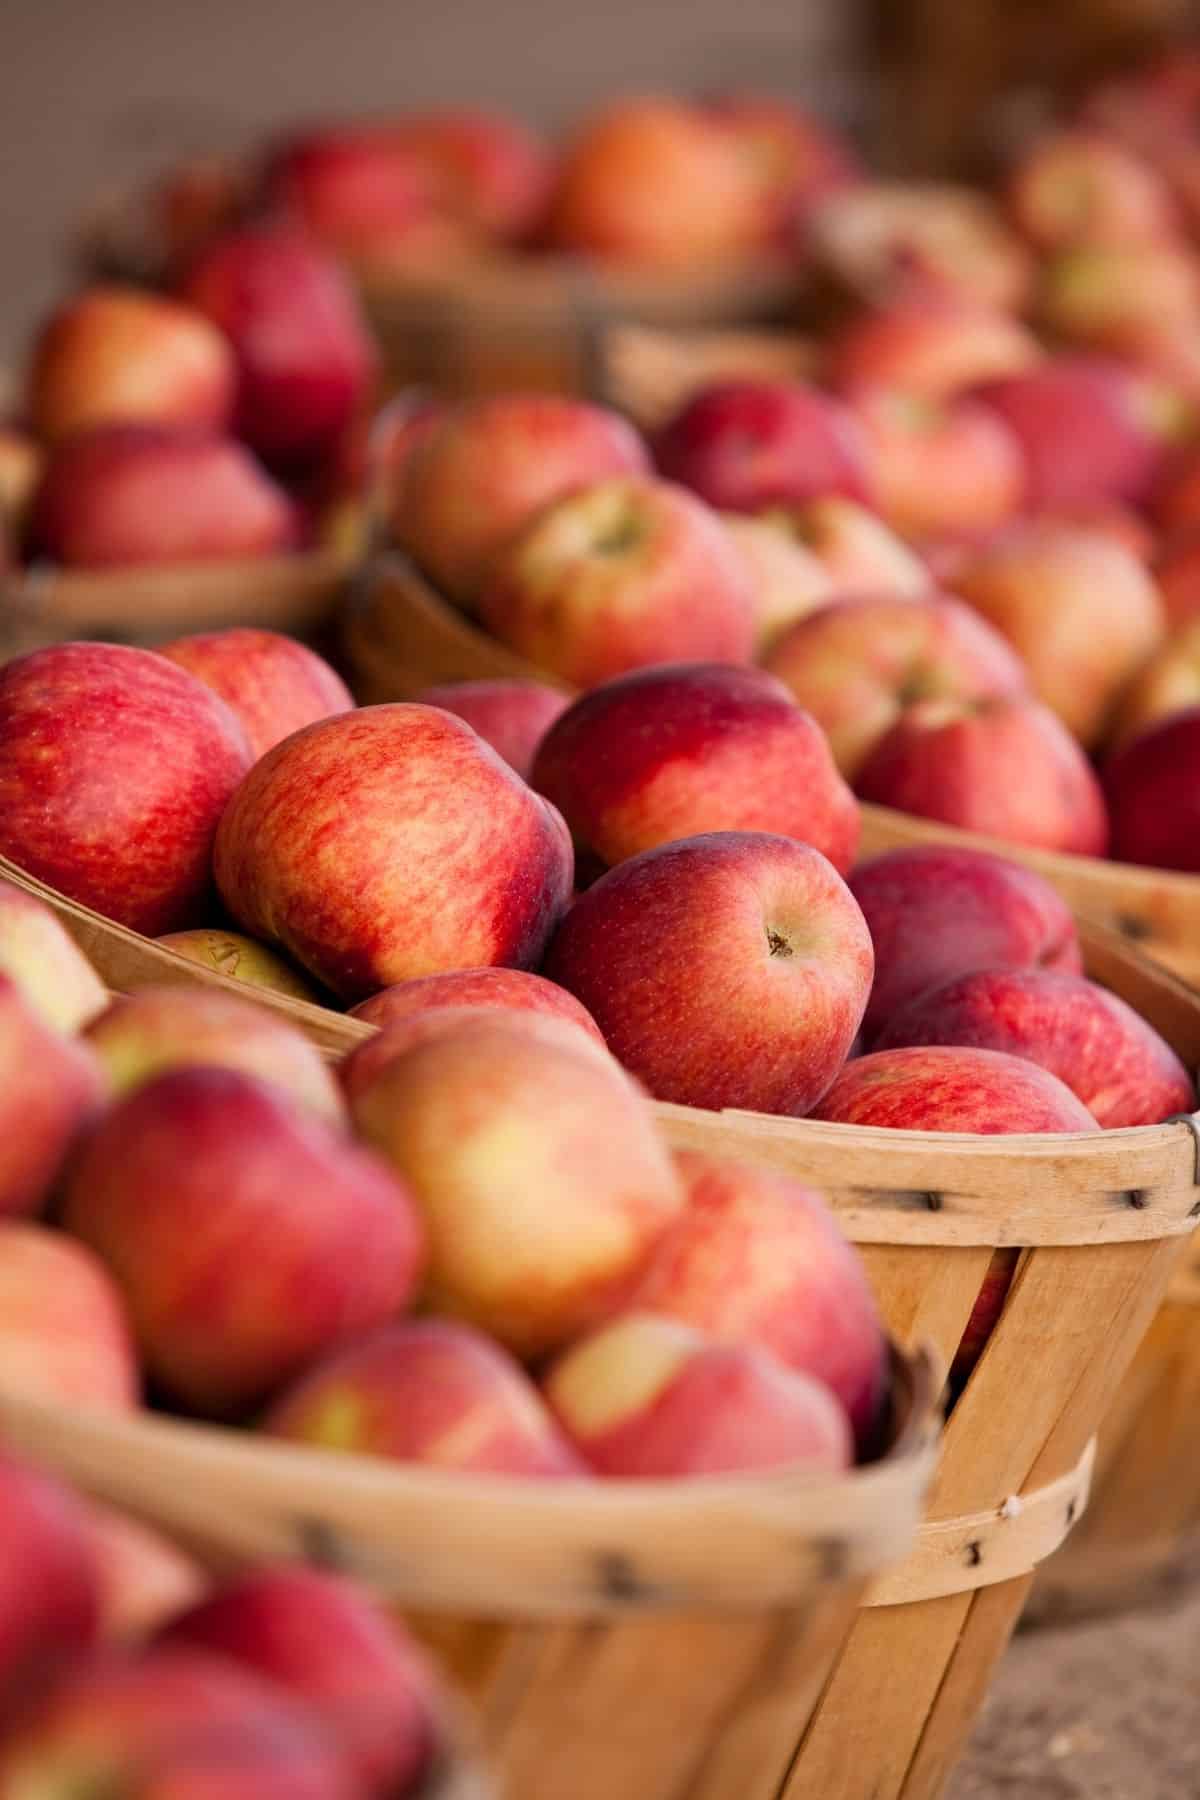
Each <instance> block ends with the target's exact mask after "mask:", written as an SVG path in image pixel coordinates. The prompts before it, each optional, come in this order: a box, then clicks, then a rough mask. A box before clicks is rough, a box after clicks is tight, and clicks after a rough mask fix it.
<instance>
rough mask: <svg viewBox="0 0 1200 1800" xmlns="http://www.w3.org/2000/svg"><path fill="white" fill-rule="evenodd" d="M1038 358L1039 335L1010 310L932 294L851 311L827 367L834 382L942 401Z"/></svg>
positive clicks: (833, 340) (828, 347) (831, 344)
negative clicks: (893, 390)
mask: <svg viewBox="0 0 1200 1800" xmlns="http://www.w3.org/2000/svg"><path fill="white" fill-rule="evenodd" d="M1040 357H1041V350H1040V348H1039V346H1038V342H1037V339H1036V338H1035V337H1034V336H1033V334H1032V332H1030V331H1029V330H1028V329H1027V328H1026V327H1025V326H1024V325H1022V324H1021V323H1020V322H1019V321H1018V320H1017V319H1014V318H1013V317H1012V316H1011V314H1009V313H1006V312H1002V311H999V310H997V309H994V308H992V307H983V306H978V305H975V304H973V303H972V302H971V301H969V300H965V299H961V298H957V297H955V296H954V295H953V294H947V293H931V294H921V295H915V296H913V297H912V298H909V299H898V300H893V301H892V302H891V303H890V304H887V305H878V306H868V307H863V308H862V309H860V310H859V311H856V312H854V313H852V314H851V316H850V317H849V318H848V319H847V320H846V321H845V322H844V323H842V324H841V325H840V326H838V327H836V328H835V330H834V331H833V333H832V334H831V336H830V337H829V338H828V340H827V341H826V344H825V349H824V369H825V373H826V376H827V378H828V379H829V381H831V382H832V383H833V385H834V386H835V387H839V388H846V389H850V390H853V389H855V388H859V387H868V388H874V387H884V388H900V389H902V390H903V391H904V392H905V393H909V394H919V395H923V396H925V397H927V398H928V399H930V400H944V399H948V398H949V397H951V396H952V395H955V394H959V393H961V392H962V391H963V390H964V389H966V388H969V387H975V386H977V385H978V384H979V383H980V382H984V381H994V380H998V379H1000V378H1001V377H1004V376H1008V375H1015V374H1017V373H1018V372H1019V371H1021V370H1024V369H1028V368H1030V367H1032V366H1033V364H1034V363H1036V362H1038V361H1039V359H1040Z"/></svg>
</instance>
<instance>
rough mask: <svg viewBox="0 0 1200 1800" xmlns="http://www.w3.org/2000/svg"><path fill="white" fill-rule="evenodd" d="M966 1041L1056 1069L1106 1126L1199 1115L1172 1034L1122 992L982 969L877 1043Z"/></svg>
mask: <svg viewBox="0 0 1200 1800" xmlns="http://www.w3.org/2000/svg"><path fill="white" fill-rule="evenodd" d="M919 1044H961V1045H965V1046H966V1047H968V1048H970V1049H975V1050H1002V1051H1004V1052H1005V1053H1006V1054H1007V1055H1010V1056H1023V1057H1025V1058H1026V1059H1027V1060H1028V1061H1029V1062H1035V1063H1037V1064H1038V1065H1039V1066H1040V1067H1041V1068H1043V1069H1049V1071H1050V1073H1051V1074H1052V1075H1057V1076H1058V1078H1059V1080H1060V1081H1062V1082H1064V1083H1065V1084H1066V1086H1067V1087H1069V1088H1070V1090H1071V1092H1072V1093H1073V1094H1074V1095H1075V1096H1076V1098H1077V1099H1079V1100H1082V1102H1083V1104H1084V1105H1085V1106H1086V1107H1087V1109H1088V1111H1089V1112H1090V1113H1091V1114H1092V1115H1093V1117H1094V1118H1095V1119H1096V1120H1097V1122H1098V1123H1099V1124H1100V1125H1102V1126H1103V1127H1104V1128H1105V1129H1106V1130H1113V1129H1115V1128H1117V1127H1118V1126H1122V1125H1157V1124H1159V1123H1160V1122H1161V1121H1162V1120H1163V1119H1166V1118H1169V1117H1170V1116H1171V1115H1172V1114H1173V1113H1180V1112H1192V1111H1193V1110H1194V1109H1195V1105H1196V1090H1195V1088H1194V1086H1193V1085H1192V1079H1191V1077H1190V1075H1189V1074H1188V1072H1187V1070H1186V1069H1185V1068H1184V1066H1183V1064H1182V1063H1181V1062H1180V1060H1179V1058H1178V1057H1177V1056H1176V1054H1175V1052H1174V1051H1173V1050H1172V1048H1171V1046H1170V1045H1169V1044H1168V1043H1167V1042H1166V1040H1165V1039H1164V1038H1162V1037H1160V1036H1159V1034H1158V1032H1157V1031H1155V1030H1154V1028H1153V1026H1151V1025H1148V1024H1147V1023H1146V1021H1145V1020H1144V1019H1141V1018H1139V1017H1138V1015H1137V1013H1136V1012H1134V1010H1133V1008H1132V1007H1131V1006H1128V1005H1126V1003H1125V1001H1124V1000H1122V999H1120V998H1119V997H1118V996H1117V995H1116V994H1110V993H1107V992H1106V991H1105V989H1104V988H1102V987H1098V986H1097V985H1096V983H1095V982H1094V981H1085V980H1084V978H1083V977H1082V975H1068V974H1064V973H1062V972H1061V971H1060V970H1056V969H980V970H976V971H975V972H974V973H973V974H969V975H960V976H959V977H958V979H957V980H956V981H950V982H947V983H946V985H945V986H944V987H938V988H929V989H927V990H926V992H925V993H923V994H919V995H918V996H917V998H916V999H915V1000H911V1001H910V1002H909V1003H908V1005H907V1006H904V1007H901V1008H900V1009H899V1010H898V1011H897V1012H894V1013H893V1014H892V1015H891V1017H890V1019H889V1020H888V1021H887V1023H886V1024H885V1025H884V1028H883V1030H882V1031H881V1032H880V1034H879V1036H878V1037H877V1038H876V1040H875V1048H876V1049H877V1050H892V1049H896V1048H899V1047H901V1046H904V1045H919Z"/></svg>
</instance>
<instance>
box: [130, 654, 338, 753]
mask: <svg viewBox="0 0 1200 1800" xmlns="http://www.w3.org/2000/svg"><path fill="white" fill-rule="evenodd" d="M156 648H157V650H158V654H159V655H160V656H166V657H168V658H169V659H170V660H171V662H173V663H178V665H179V667H180V668H181V669H187V670H188V672H189V673H190V674H192V675H194V676H195V677H196V679H197V680H198V681H202V682H203V683H204V685H205V686H206V687H210V688H212V690H213V692H214V693H216V694H219V695H220V696H221V698H222V700H224V702H225V704H226V706H228V707H229V709H230V711H231V712H232V713H234V714H235V715H236V717H237V718H238V719H240V721H241V723H242V726H243V727H244V729H245V732H246V736H247V738H248V739H249V742H250V749H251V751H252V752H253V754H254V758H255V761H257V760H258V758H259V757H261V756H265V755H266V753H267V751H268V750H273V749H274V747H275V745H276V744H278V743H279V742H280V741H281V739H283V738H285V737H290V736H291V734H292V732H293V731H299V730H300V728H301V726H303V725H311V724H313V723H314V721H315V720H317V719H327V718H329V717H330V716H331V715H332V714H334V713H341V712H349V711H350V710H351V708H352V707H353V705H354V696H353V695H352V694H351V692H350V690H349V688H348V687H347V686H346V684H345V682H344V681H343V680H342V678H341V676H340V675H338V674H337V673H336V672H335V671H334V670H333V669H331V668H330V666H329V664H328V663H327V662H326V661H325V660H324V658H323V657H320V656H318V655H317V653H316V651H315V650H310V649H309V648H308V647H307V645H305V644H300V643H297V641H296V639H295V638H290V637H284V636H283V634H282V633H281V632H278V631H259V630H256V629H253V628H252V627H250V626H241V627H234V628H232V629H230V630H227V631H206V632H198V633H197V634H196V635H195V636H194V637H182V638H174V639H172V640H171V642H170V643H167V644H159V645H157V646H156Z"/></svg>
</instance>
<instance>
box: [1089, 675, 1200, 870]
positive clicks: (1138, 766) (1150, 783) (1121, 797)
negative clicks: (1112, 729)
mask: <svg viewBox="0 0 1200 1800" xmlns="http://www.w3.org/2000/svg"><path fill="white" fill-rule="evenodd" d="M1104 791H1105V794H1106V795H1107V798H1108V807H1109V816H1110V818H1111V820H1112V854H1113V855H1114V856H1115V857H1116V859H1117V861H1118V862H1128V863H1145V864H1147V865H1148V866H1149V867H1151V868H1154V869H1183V870H1186V871H1188V872H1190V873H1193V874H1194V873H1196V872H1198V871H1200V706H1193V707H1189V708H1188V709H1187V711H1186V712H1179V713H1173V714H1171V715H1170V716H1169V717H1168V718H1165V719H1160V720H1159V721H1158V723H1157V724H1155V725H1151V726H1150V728H1149V729H1148V730H1146V731H1143V732H1142V733H1140V735H1139V736H1137V737H1134V738H1131V739H1129V741H1128V742H1126V743H1123V744H1122V745H1121V746H1120V748H1119V749H1118V750H1116V751H1115V752H1114V753H1113V755H1112V756H1111V757H1110V758H1109V760H1108V762H1107V764H1106V765H1105V769H1104Z"/></svg>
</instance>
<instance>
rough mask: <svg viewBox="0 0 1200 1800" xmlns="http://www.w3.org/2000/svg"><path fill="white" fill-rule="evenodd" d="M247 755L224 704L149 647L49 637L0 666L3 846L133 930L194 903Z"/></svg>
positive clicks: (196, 906) (150, 927)
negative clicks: (42, 645) (68, 641)
mask: <svg viewBox="0 0 1200 1800" xmlns="http://www.w3.org/2000/svg"><path fill="white" fill-rule="evenodd" d="M250 763H251V754H250V747H249V745H248V743H247V742H246V735H245V733H244V731H243V730H242V727H241V726H240V725H239V723H238V721H237V720H236V719H235V718H234V716H233V714H232V713H231V712H230V711H229V709H228V707H227V706H226V705H225V704H224V702H223V701H222V700H220V699H218V697H217V696H216V695H215V694H213V693H211V692H210V691H209V689H208V688H206V687H204V686H203V685H202V684H201V683H200V682H198V681H197V680H195V678H194V677H193V676H191V675H188V674H187V673H186V672H185V671H184V670H183V669H177V668H175V667H173V666H172V664H170V663H168V662H166V661H164V659H163V658H162V657H161V656H155V655H154V653H153V652H152V651H149V650H137V649H132V648H129V647H127V646H125V645H122V644H87V643H79V644H55V645H52V646H50V647H49V648H48V649H45V650H35V651H33V652H31V653H30V654H29V655H28V656H20V657H17V658H16V659H15V660H14V661H13V662H10V663H7V664H5V666H4V667H3V668H2V669H0V853H2V854H3V855H5V856H7V857H9V858H10V859H11V860H12V861H13V862H15V863H19V864H20V866H21V867H22V868H23V869H26V870H27V871H28V872H29V873H30V874H31V875H36V876H37V877H38V878H39V879H40V880H42V881H44V882H46V883H47V884H48V885H49V886H50V887H53V888H57V889H58V890H59V891H60V892H61V893H64V894H67V895H68V896H69V897H70V898H71V899H73V900H78V901H82V902H83V904H84V905H85V906H91V907H94V908H95V910H96V911H97V912H101V913H103V914H104V915H105V917H106V918H109V919H115V920H116V921H117V923H118V924H120V925H127V926H128V927H129V928H130V930H132V931H140V932H143V933H145V934H146V935H147V936H150V937H154V936H157V935H158V934H159V933H161V932H164V931H170V930H172V929H173V928H177V927H181V926H185V925H188V924H190V923H193V922H195V920H196V915H197V914H198V913H201V914H202V913H203V910H204V908H205V905H206V902H207V900H208V896H209V894H210V893H211V876H210V858H211V854H212V845H213V836H214V833H215V832H216V828H217V820H218V819H219V817H220V815H221V811H222V808H223V807H224V806H225V803H226V801H227V800H228V799H229V797H230V795H231V794H232V792H233V790H234V788H235V787H236V786H237V784H238V782H239V781H240V780H241V778H242V776H243V775H244V774H245V773H246V771H247V769H248V768H249V767H250Z"/></svg>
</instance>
